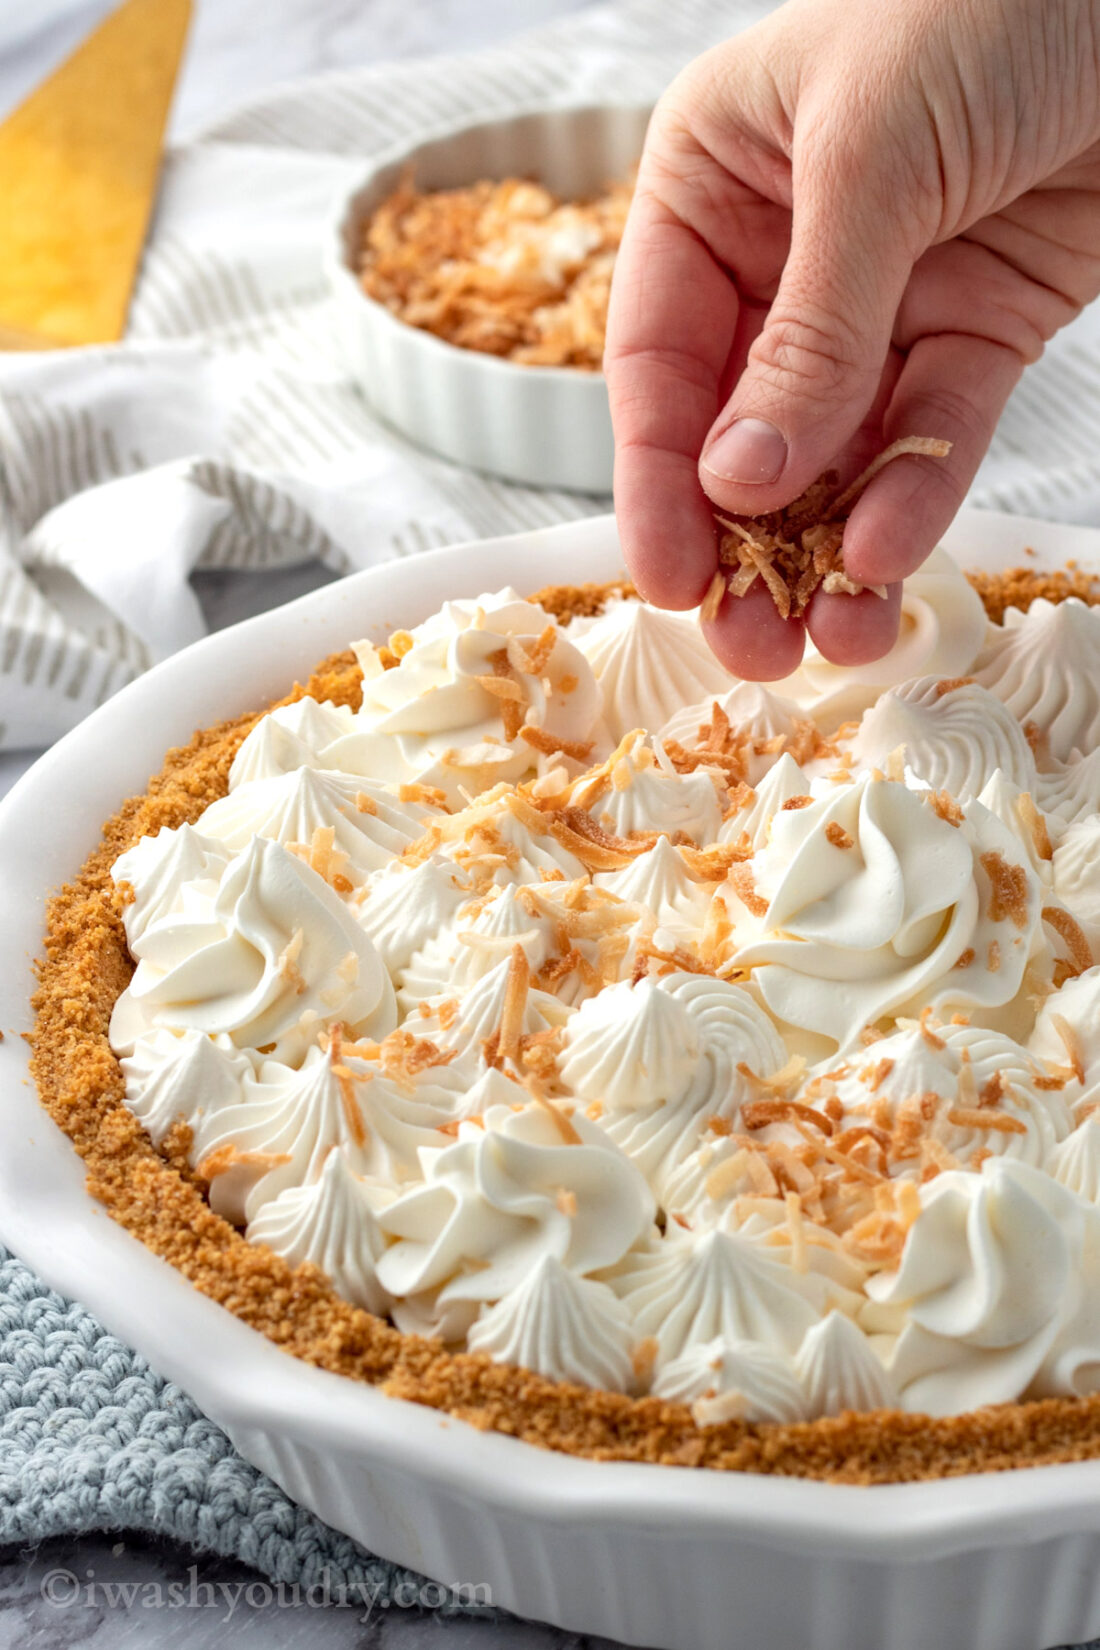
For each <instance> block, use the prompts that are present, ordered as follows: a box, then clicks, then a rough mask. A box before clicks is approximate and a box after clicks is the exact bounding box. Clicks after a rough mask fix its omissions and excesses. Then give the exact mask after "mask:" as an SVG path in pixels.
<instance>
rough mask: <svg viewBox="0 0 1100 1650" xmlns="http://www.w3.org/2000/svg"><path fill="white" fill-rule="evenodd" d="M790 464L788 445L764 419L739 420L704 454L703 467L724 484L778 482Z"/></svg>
mask: <svg viewBox="0 0 1100 1650" xmlns="http://www.w3.org/2000/svg"><path fill="white" fill-rule="evenodd" d="M786 462H787V443H786V441H785V440H784V438H783V436H782V435H781V434H780V432H779V431H778V430H777V429H776V427H775V425H774V424H769V423H767V422H766V421H765V420H764V419H763V418H738V419H737V420H736V421H735V422H734V423H733V424H731V425H730V427H729V429H728V430H723V431H722V433H721V435H720V436H717V437H716V438H715V439H714V440H713V441H712V442H711V444H710V446H709V447H708V448H707V450H706V452H705V453H704V454H703V467H704V469H707V470H709V471H710V472H711V474H712V475H716V476H720V477H721V478H722V480H723V481H741V482H750V483H755V484H756V485H757V486H759V485H760V484H761V483H763V482H768V481H778V480H779V477H780V476H781V475H782V474H783V466H784V464H786Z"/></svg>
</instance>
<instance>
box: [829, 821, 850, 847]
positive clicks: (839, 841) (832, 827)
mask: <svg viewBox="0 0 1100 1650" xmlns="http://www.w3.org/2000/svg"><path fill="white" fill-rule="evenodd" d="M825 840H826V842H831V843H832V845H833V847H834V848H854V847H855V839H854V838H853V837H852V836H850V835H849V833H848V832H847V831H846V830H845V829H844V827H843V825H841V824H839V823H838V821H837V820H835V819H833V820H830V822H829V824H828V825H826V827H825Z"/></svg>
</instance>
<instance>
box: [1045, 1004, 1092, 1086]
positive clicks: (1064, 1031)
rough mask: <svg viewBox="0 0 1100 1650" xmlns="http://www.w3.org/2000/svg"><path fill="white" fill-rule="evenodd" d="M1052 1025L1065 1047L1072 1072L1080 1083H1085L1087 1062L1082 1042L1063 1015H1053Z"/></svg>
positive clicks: (1051, 1018) (1051, 1017)
mask: <svg viewBox="0 0 1100 1650" xmlns="http://www.w3.org/2000/svg"><path fill="white" fill-rule="evenodd" d="M1050 1023H1051V1025H1052V1026H1053V1027H1054V1029H1055V1031H1056V1032H1057V1033H1058V1035H1059V1037H1060V1038H1061V1039H1062V1042H1063V1044H1064V1045H1065V1050H1066V1056H1067V1058H1068V1060H1069V1064H1070V1070H1071V1071H1072V1072H1073V1075H1074V1077H1076V1079H1077V1081H1078V1082H1079V1083H1083V1082H1084V1081H1085V1062H1084V1058H1083V1056H1082V1054H1081V1040H1080V1038H1079V1037H1078V1035H1077V1033H1076V1031H1075V1030H1074V1029H1073V1027H1072V1026H1071V1025H1070V1023H1069V1021H1068V1020H1067V1019H1066V1017H1065V1015H1063V1014H1052V1015H1051V1016H1050Z"/></svg>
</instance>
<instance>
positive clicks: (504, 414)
mask: <svg viewBox="0 0 1100 1650" xmlns="http://www.w3.org/2000/svg"><path fill="white" fill-rule="evenodd" d="M648 119H649V110H648V109H647V108H634V107H630V106H616V105H614V104H608V105H605V106H594V107H584V108H556V109H544V110H535V111H528V112H526V113H524V114H521V115H513V116H509V117H507V118H505V119H497V120H492V121H486V122H483V123H481V124H478V125H474V126H462V127H456V128H453V129H451V130H449V131H446V132H443V133H441V134H440V135H438V136H437V137H434V138H433V139H431V141H429V142H426V143H421V144H419V145H418V146H417V147H416V148H415V149H404V150H401V151H400V152H395V151H391V152H388V153H387V154H385V155H383V156H381V157H380V158H379V160H378V161H377V163H376V164H375V166H374V167H373V168H372V169H371V171H370V172H369V173H368V174H367V175H366V177H365V178H364V180H363V182H362V184H361V185H360V186H359V188H358V189H357V190H356V191H355V193H354V194H353V195H352V196H351V198H350V199H349V200H348V201H347V202H346V203H345V204H344V205H343V207H342V208H341V210H340V213H339V217H338V220H337V222H336V224H335V225H334V226H333V230H332V233H331V236H330V241H329V245H328V247H327V248H326V267H327V270H328V276H329V281H330V283H331V286H332V291H333V296H334V299H335V303H336V314H337V321H338V325H339V328H340V334H341V338H342V340H343V343H344V346H345V348H346V350H347V358H348V364H349V366H350V367H351V370H352V372H353V373H354V375H355V377H356V379H357V380H358V383H359V387H360V389H361V390H362V391H363V394H364V395H365V396H366V398H367V400H368V401H369V402H370V403H371V405H372V406H373V407H374V409H375V410H376V412H378V413H379V415H380V416H381V417H382V418H384V419H385V420H386V422H387V423H388V424H392V425H393V426H394V428H395V429H398V430H400V431H401V433H402V434H403V435H407V436H408V437H409V438H410V440H413V441H415V442H417V444H418V445H420V446H422V447H428V448H430V449H431V450H432V451H433V452H436V453H438V454H439V455H440V456H441V457H442V458H448V459H451V460H453V461H454V462H455V463H458V464H466V465H470V466H472V468H474V469H475V470H484V471H487V472H489V473H491V474H493V475H499V476H503V477H504V478H505V479H506V480H508V481H519V482H524V483H526V484H527V485H529V486H533V487H561V488H566V489H568V490H571V491H576V492H582V493H607V492H610V491H611V470H612V461H613V458H614V443H613V440H612V435H611V411H610V408H609V406H608V400H607V385H606V383H605V381H604V377H603V374H602V373H599V372H585V371H581V370H579V369H577V368H575V367H552V366H535V367H533V366H524V365H521V364H519V363H517V362H515V361H509V360H505V359H502V358H500V357H498V356H495V355H486V354H483V353H481V352H479V351H477V350H472V349H459V348H457V347H456V346H455V345H454V344H450V343H447V342H446V341H445V340H444V339H442V338H437V337H436V336H435V335H434V334H433V333H430V332H425V331H422V330H421V329H420V328H418V327H414V326H409V325H408V324H407V323H406V322H404V321H402V320H399V319H398V318H397V316H395V315H391V313H390V312H389V310H388V309H387V308H386V307H385V305H384V304H381V303H378V302H376V300H375V299H373V298H370V297H368V296H367V294H366V292H365V291H364V290H363V287H362V285H361V283H360V281H359V277H358V275H357V273H356V272H355V260H356V250H357V248H358V246H359V244H360V241H361V238H362V232H363V227H364V225H365V223H366V221H367V220H368V218H369V217H370V215H371V213H372V212H373V211H374V210H375V209H376V208H377V207H379V206H380V205H381V204H382V202H383V201H384V200H385V199H386V198H387V196H389V195H390V194H391V193H392V192H393V190H394V189H395V188H396V187H397V184H398V182H399V180H400V178H401V176H402V174H403V173H404V172H405V170H406V169H407V168H409V167H411V168H412V169H413V174H414V177H415V182H416V186H417V188H418V189H422V190H433V189H455V188H459V187H462V186H464V185H467V184H472V183H475V182H477V181H479V180H480V179H483V178H488V179H493V180H496V179H499V178H505V177H521V178H533V179H536V180H537V181H539V182H541V183H544V184H545V185H546V186H547V188H549V189H550V190H552V191H553V192H554V193H555V194H556V195H558V196H560V197H561V198H562V199H563V200H574V199H582V198H585V197H587V196H591V195H594V194H597V193H598V192H599V191H600V190H601V189H602V188H603V187H604V186H605V185H606V184H607V183H608V182H609V181H610V180H612V179H614V178H620V177H624V176H625V175H626V174H627V172H629V170H630V169H631V167H632V166H634V165H635V164H636V162H637V160H638V156H639V155H640V154H641V149H642V141H643V139H644V137H645V129H646V125H647V123H648Z"/></svg>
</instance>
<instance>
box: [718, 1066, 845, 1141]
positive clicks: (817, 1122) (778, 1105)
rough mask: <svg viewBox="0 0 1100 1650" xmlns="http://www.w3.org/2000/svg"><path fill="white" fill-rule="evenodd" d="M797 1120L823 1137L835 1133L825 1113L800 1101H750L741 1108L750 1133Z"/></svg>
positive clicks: (744, 1122)
mask: <svg viewBox="0 0 1100 1650" xmlns="http://www.w3.org/2000/svg"><path fill="white" fill-rule="evenodd" d="M737 1069H738V1070H739V1071H740V1070H741V1069H742V1068H741V1067H740V1066H739V1067H738V1068H737ZM758 1081H759V1079H758ZM796 1119H801V1121H802V1122H804V1123H808V1124H809V1125H810V1126H811V1128H814V1129H817V1130H819V1131H820V1132H821V1133H822V1134H823V1135H826V1136H828V1135H831V1134H832V1132H833V1125H832V1122H831V1120H830V1119H829V1118H828V1117H826V1116H825V1114H824V1113H823V1112H819V1111H815V1110H814V1108H813V1107H812V1106H805V1105H803V1104H802V1102H801V1101H800V1100H749V1101H746V1103H745V1104H744V1105H743V1106H742V1107H741V1121H742V1123H743V1124H744V1125H745V1127H746V1129H748V1130H749V1132H750V1133H755V1131H756V1130H757V1129H765V1128H767V1127H768V1125H769V1124H770V1123H791V1122H794V1121H795V1120H796Z"/></svg>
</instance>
